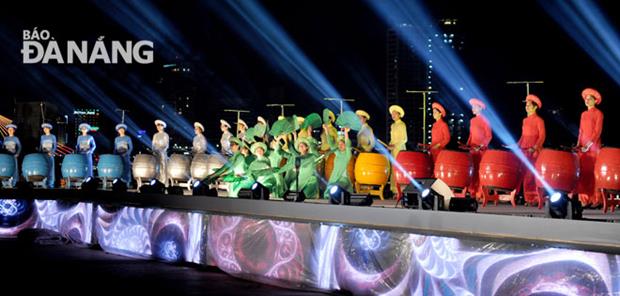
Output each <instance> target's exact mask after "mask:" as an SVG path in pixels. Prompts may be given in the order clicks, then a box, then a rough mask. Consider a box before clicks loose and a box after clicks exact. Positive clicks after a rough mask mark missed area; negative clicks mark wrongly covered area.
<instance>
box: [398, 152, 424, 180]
mask: <svg viewBox="0 0 620 296" xmlns="http://www.w3.org/2000/svg"><path fill="white" fill-rule="evenodd" d="M396 162H398V164H399V165H400V166H401V167H402V168H403V169H404V170H405V172H406V173H407V174H403V172H402V171H401V170H400V169H399V168H397V167H396V165H394V167H393V168H392V170H393V172H394V175H395V176H396V183H398V184H409V183H410V181H409V177H408V176H407V175H409V176H411V178H414V179H416V178H432V177H433V160H432V159H431V156H430V155H428V153H424V152H416V151H401V152H400V153H398V156H396Z"/></svg>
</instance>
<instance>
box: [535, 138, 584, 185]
mask: <svg viewBox="0 0 620 296" xmlns="http://www.w3.org/2000/svg"><path fill="white" fill-rule="evenodd" d="M536 171H537V172H538V174H540V177H541V178H542V179H543V180H545V182H547V184H549V186H551V187H552V188H553V189H555V190H561V191H564V192H571V191H573V189H574V188H575V186H576V184H577V179H578V177H579V158H578V157H577V154H575V153H570V152H566V151H559V150H553V149H543V150H542V151H541V152H540V155H538V158H537V159H536ZM536 187H538V188H543V187H544V186H543V184H542V183H541V182H540V180H539V179H536Z"/></svg>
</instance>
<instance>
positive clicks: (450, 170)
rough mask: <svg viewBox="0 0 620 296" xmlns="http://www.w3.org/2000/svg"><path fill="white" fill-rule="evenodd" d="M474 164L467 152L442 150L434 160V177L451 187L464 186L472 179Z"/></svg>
mask: <svg viewBox="0 0 620 296" xmlns="http://www.w3.org/2000/svg"><path fill="white" fill-rule="evenodd" d="M473 171H474V165H473V162H472V159H471V155H470V154H469V153H468V152H460V151H453V150H443V151H441V153H439V156H437V161H436V162H435V178H438V179H441V180H442V181H444V183H446V184H448V186H450V187H451V188H466V187H467V186H469V184H470V183H471V180H472V174H473Z"/></svg>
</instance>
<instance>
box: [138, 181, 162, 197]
mask: <svg viewBox="0 0 620 296" xmlns="http://www.w3.org/2000/svg"><path fill="white" fill-rule="evenodd" d="M140 193H148V194H165V193H166V185H164V183H162V182H160V181H159V180H157V179H152V180H151V181H150V182H149V183H147V184H144V185H142V186H140Z"/></svg>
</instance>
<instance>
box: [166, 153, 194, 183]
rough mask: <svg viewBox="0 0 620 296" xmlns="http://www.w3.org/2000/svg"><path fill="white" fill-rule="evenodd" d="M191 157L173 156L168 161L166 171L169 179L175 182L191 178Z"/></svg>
mask: <svg viewBox="0 0 620 296" xmlns="http://www.w3.org/2000/svg"><path fill="white" fill-rule="evenodd" d="M190 164H191V160H190V157H189V156H187V155H183V154H172V155H171V156H170V159H169V160H168V165H167V166H166V170H167V173H168V178H170V179H172V180H174V181H187V180H189V177H190V172H189V167H190Z"/></svg>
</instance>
